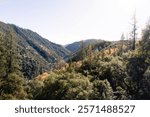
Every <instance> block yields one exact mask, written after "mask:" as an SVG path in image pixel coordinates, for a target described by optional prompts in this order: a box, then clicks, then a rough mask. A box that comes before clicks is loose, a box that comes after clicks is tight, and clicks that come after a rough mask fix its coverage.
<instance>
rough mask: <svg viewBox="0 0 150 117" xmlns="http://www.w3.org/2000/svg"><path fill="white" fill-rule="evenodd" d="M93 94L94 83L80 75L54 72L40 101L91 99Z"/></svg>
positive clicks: (46, 82)
mask: <svg viewBox="0 0 150 117" xmlns="http://www.w3.org/2000/svg"><path fill="white" fill-rule="evenodd" d="M91 94H92V83H90V81H89V79H88V78H87V77H85V76H83V75H81V74H78V73H68V72H63V73H62V72H60V71H59V72H58V71H57V72H52V73H50V75H49V77H48V79H47V80H45V81H44V87H43V89H42V93H41V95H40V96H39V99H89V97H90V95H91Z"/></svg>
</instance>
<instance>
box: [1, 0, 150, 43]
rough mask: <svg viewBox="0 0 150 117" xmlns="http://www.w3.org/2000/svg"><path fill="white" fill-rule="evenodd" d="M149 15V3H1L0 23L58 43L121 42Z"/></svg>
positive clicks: (135, 0) (49, 0)
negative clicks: (135, 19)
mask: <svg viewBox="0 0 150 117" xmlns="http://www.w3.org/2000/svg"><path fill="white" fill-rule="evenodd" d="M135 9H136V15H137V25H138V27H139V28H138V30H139V32H140V28H141V27H144V25H145V23H146V22H147V20H148V17H149V16H150V0H0V21H3V22H5V23H13V24H16V25H18V26H20V27H23V28H28V29H31V30H33V31H35V32H37V33H39V34H40V35H41V36H43V37H44V38H47V39H49V40H50V41H52V42H55V43H59V44H67V43H71V42H74V41H78V40H83V39H92V38H95V39H106V40H119V39H120V37H121V34H122V33H123V32H124V33H125V34H126V33H127V32H129V31H130V30H131V27H130V23H131V22H132V21H131V19H132V16H133V14H134V11H135Z"/></svg>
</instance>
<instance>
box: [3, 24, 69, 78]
mask: <svg viewBox="0 0 150 117" xmlns="http://www.w3.org/2000/svg"><path fill="white" fill-rule="evenodd" d="M0 32H1V33H2V34H3V35H4V40H5V41H6V43H7V42H8V38H9V37H7V35H8V34H9V35H11V38H12V40H13V42H14V44H15V46H16V48H17V49H18V51H17V53H18V54H19V56H20V60H21V71H22V72H23V75H24V77H26V78H28V79H32V78H34V77H36V76H37V75H39V74H41V73H43V72H44V71H47V70H49V69H51V68H52V67H53V66H54V63H55V62H57V61H58V60H64V59H65V58H66V57H67V56H68V55H69V53H70V52H69V51H68V50H67V49H65V48H64V47H63V46H61V45H58V44H55V43H52V42H50V41H48V40H47V39H44V38H43V37H41V36H40V35H38V34H37V33H36V32H33V31H31V30H28V29H23V28H20V27H17V26H15V25H13V24H5V23H3V22H0ZM3 46H5V44H4V45H3ZM12 46H14V45H12Z"/></svg>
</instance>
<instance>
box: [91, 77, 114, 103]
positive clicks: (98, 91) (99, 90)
mask: <svg viewBox="0 0 150 117" xmlns="http://www.w3.org/2000/svg"><path fill="white" fill-rule="evenodd" d="M93 87H94V93H93V96H92V98H93V99H96V100H111V99H113V90H112V88H111V86H110V83H109V82H108V81H107V80H95V81H94V82H93Z"/></svg>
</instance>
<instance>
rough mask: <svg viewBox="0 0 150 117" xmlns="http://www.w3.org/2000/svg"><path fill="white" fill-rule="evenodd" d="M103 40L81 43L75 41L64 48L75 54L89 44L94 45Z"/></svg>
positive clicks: (90, 40) (88, 40) (89, 40)
mask: <svg viewBox="0 0 150 117" xmlns="http://www.w3.org/2000/svg"><path fill="white" fill-rule="evenodd" d="M101 41H103V40H97V39H87V40H83V41H77V42H74V43H71V44H68V45H67V46H66V48H67V49H68V50H69V51H71V52H73V53H74V52H76V51H78V50H79V49H80V48H81V47H82V46H83V47H84V48H85V47H87V46H88V45H89V44H92V45H95V44H96V43H100V42H101Z"/></svg>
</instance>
